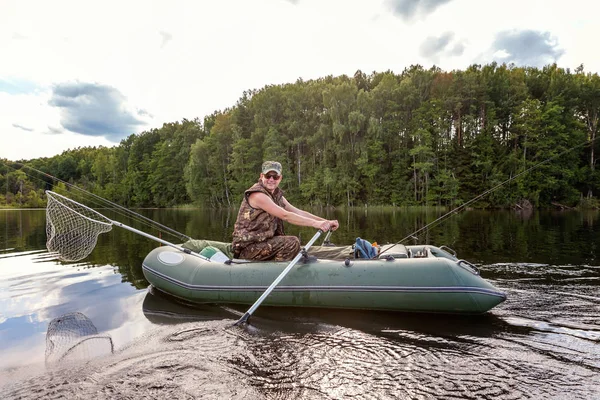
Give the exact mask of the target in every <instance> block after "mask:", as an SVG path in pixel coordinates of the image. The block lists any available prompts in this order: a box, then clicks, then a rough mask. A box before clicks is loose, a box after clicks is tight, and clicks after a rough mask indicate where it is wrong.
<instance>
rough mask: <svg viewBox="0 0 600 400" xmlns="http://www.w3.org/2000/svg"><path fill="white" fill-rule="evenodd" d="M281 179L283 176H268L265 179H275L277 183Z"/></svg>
mask: <svg viewBox="0 0 600 400" xmlns="http://www.w3.org/2000/svg"><path fill="white" fill-rule="evenodd" d="M279 178H281V175H277V174H266V175H265V179H267V180H269V179H273V180H275V181H278V180H279Z"/></svg>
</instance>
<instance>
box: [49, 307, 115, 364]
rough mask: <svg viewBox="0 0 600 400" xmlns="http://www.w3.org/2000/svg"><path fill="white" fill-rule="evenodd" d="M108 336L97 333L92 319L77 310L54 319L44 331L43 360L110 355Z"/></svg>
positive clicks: (84, 358)
mask: <svg viewBox="0 0 600 400" xmlns="http://www.w3.org/2000/svg"><path fill="white" fill-rule="evenodd" d="M113 351H114V347H113V342H112V339H111V337H110V336H108V335H106V336H103V335H98V330H97V329H96V327H95V326H94V324H93V323H92V321H91V320H90V319H89V318H88V317H86V316H85V315H83V314H82V313H79V312H73V313H69V314H65V315H63V316H61V317H58V318H54V319H53V320H52V321H50V324H48V332H47V333H46V363H48V364H50V363H54V362H57V361H61V362H69V361H81V360H89V359H91V358H94V357H98V356H102V355H106V354H111V353H112V352H113Z"/></svg>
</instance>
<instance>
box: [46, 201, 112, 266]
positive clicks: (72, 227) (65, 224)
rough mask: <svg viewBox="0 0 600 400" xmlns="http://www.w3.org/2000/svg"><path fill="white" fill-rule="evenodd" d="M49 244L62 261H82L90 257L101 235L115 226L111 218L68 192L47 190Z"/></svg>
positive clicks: (47, 241) (47, 238)
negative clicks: (80, 201) (65, 194)
mask: <svg viewBox="0 0 600 400" xmlns="http://www.w3.org/2000/svg"><path fill="white" fill-rule="evenodd" d="M46 195H47V197H48V205H47V206H46V247H47V248H48V251H50V252H55V253H57V254H58V259H59V260H61V261H79V260H81V259H83V258H85V257H87V256H88V255H89V254H90V253H91V252H92V250H94V247H96V242H97V240H98V235H100V234H101V233H105V232H108V231H110V230H111V229H112V221H111V220H110V219H108V218H106V217H105V216H104V215H102V214H100V213H99V212H96V211H94V210H92V209H91V208H88V207H86V206H84V205H82V204H79V203H77V202H76V201H73V200H71V199H69V198H67V197H65V196H62V195H60V194H58V193H54V192H51V191H46Z"/></svg>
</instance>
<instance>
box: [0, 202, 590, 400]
mask: <svg viewBox="0 0 600 400" xmlns="http://www.w3.org/2000/svg"><path fill="white" fill-rule="evenodd" d="M140 212H141V213H143V214H144V215H145V216H147V217H149V218H151V219H153V220H155V221H158V222H160V223H162V224H164V225H167V226H170V227H171V228H174V229H176V230H178V231H180V232H183V233H185V234H187V235H189V236H191V237H194V238H210V239H214V240H221V241H227V240H230V236H231V231H232V229H233V222H234V221H235V212H234V211H230V212H220V211H214V210H210V211H203V210H142V211H140ZM315 212H316V213H319V214H325V211H321V210H316V211H315ZM103 213H105V214H106V215H108V216H109V217H110V218H113V219H115V220H118V221H120V222H123V223H125V224H128V225H131V226H134V227H136V228H139V229H143V230H145V231H147V232H149V233H151V234H156V235H158V232H156V231H155V230H154V231H153V230H151V229H148V228H147V227H146V226H145V225H143V224H141V223H140V221H139V220H132V219H130V218H125V217H124V216H122V215H119V214H115V213H113V212H111V211H103ZM328 214H329V218H333V217H335V218H337V219H339V221H340V223H341V228H340V229H339V230H338V231H337V232H335V233H334V234H333V236H332V241H333V242H334V243H336V244H350V243H352V242H353V241H354V239H355V238H356V237H358V236H360V237H362V238H365V239H368V240H370V241H377V242H378V243H387V242H396V241H397V240H399V239H401V238H403V237H405V236H407V235H410V234H411V233H413V232H414V231H416V230H418V229H419V228H421V227H423V226H424V225H426V224H427V223H429V222H431V221H434V220H435V219H436V218H438V217H439V216H440V215H442V214H443V211H428V212H409V211H405V210H396V211H395V212H391V211H378V210H376V209H368V210H367V209H356V210H352V211H344V212H339V211H328ZM288 233H291V234H296V235H300V236H301V239H302V242H306V241H307V240H308V239H310V238H311V237H312V235H313V234H314V231H312V230H310V229H300V228H296V227H289V229H288ZM162 238H163V239H166V240H169V241H173V242H178V241H179V240H178V239H177V238H174V237H170V236H168V235H166V234H164V233H163V234H162ZM45 240H46V237H45V213H44V211H43V210H0V398H2V399H10V398H32V399H33V398H35V399H37V398H44V397H47V398H73V397H87V398H219V399H221V398H250V399H256V398H268V399H271V398H272V399H297V398H307V399H340V398H360V399H370V398H372V399H381V398H406V399H430V398H432V399H433V398H444V399H447V398H457V399H458V398H460V399H462V398H465V399H520V398H531V399H541V398H543V399H557V398H558V399H563V398H568V399H598V398H600V261H599V260H598V256H597V253H598V246H599V245H600V214H599V213H598V212H589V213H582V212H577V211H563V212H558V211H556V212H533V213H529V214H523V213H518V212H514V211H495V212H484V211H466V212H463V213H460V214H458V215H455V216H453V217H451V218H448V219H445V220H443V221H442V222H441V223H438V224H435V225H434V226H433V227H432V228H431V229H430V230H427V231H426V232H425V233H423V234H420V235H419V243H430V244H433V245H437V246H440V245H447V246H449V247H451V248H453V249H454V250H456V252H457V253H458V255H459V256H460V258H464V259H467V260H469V261H471V262H473V263H475V264H476V265H477V266H478V268H479V269H480V270H481V275H482V276H483V277H484V278H485V279H487V280H489V281H490V282H491V283H492V284H494V285H495V286H496V287H498V288H500V289H502V290H503V291H505V292H506V293H507V295H508V299H507V301H506V302H504V303H502V304H501V305H499V306H498V307H496V308H494V309H493V310H492V311H490V312H488V313H487V314H485V315H482V316H475V317H458V316H441V315H427V314H405V313H390V312H372V311H342V310H308V309H288V308H285V309H280V308H269V307H261V308H259V309H258V310H257V311H256V313H255V314H254V316H253V317H252V321H251V322H252V324H251V325H250V326H246V327H232V323H233V322H235V321H236V320H237V319H238V318H239V317H240V316H241V315H242V314H243V312H244V311H246V308H247V307H239V306H237V307H223V306H202V307H189V306H185V305H182V304H179V303H177V302H175V301H173V300H172V299H171V298H167V297H166V296H164V295H160V294H158V293H155V292H154V291H153V290H151V289H149V288H148V283H147V282H146V281H145V279H144V276H143V274H142V268H141V264H142V260H143V259H144V257H145V255H146V254H147V253H148V252H149V251H150V250H151V249H152V248H154V247H155V246H156V245H157V244H156V243H155V242H153V241H151V240H148V239H146V238H144V237H141V236H139V235H136V234H134V233H131V232H129V231H126V230H123V229H119V228H113V230H112V231H111V232H109V233H106V234H103V235H101V236H100V237H99V241H98V245H97V246H96V248H95V250H94V252H93V253H92V254H91V255H90V256H89V257H88V258H86V259H85V260H83V261H82V262H79V263H73V264H64V263H60V262H58V261H57V260H56V259H55V258H54V257H53V256H52V255H50V254H49V253H48V252H47V251H46V249H45ZM405 244H410V243H409V242H405ZM69 313H81V314H82V315H84V316H85V317H87V319H88V321H90V322H91V323H92V324H93V326H94V327H95V328H96V329H97V336H98V341H97V342H94V344H91V342H90V346H89V348H88V349H86V352H84V353H85V354H83V355H82V358H83V361H81V360H79V361H78V360H65V359H62V360H58V361H57V362H52V363H46V355H47V354H46V353H47V352H48V351H49V348H48V346H47V341H46V340H47V337H50V336H51V333H54V331H53V330H51V329H49V323H50V321H52V320H54V319H55V318H57V317H63V316H65V315H68V314H69ZM51 331H52V332H51ZM62 334H63V335H67V334H66V333H65V331H63V332H62ZM69 334H72V333H69ZM67 336H68V335H67ZM52 337H53V338H55V337H54V336H52ZM58 339H59V340H65V341H66V342H65V343H68V340H67V339H69V337H66V336H63V337H58ZM109 344H112V346H113V347H114V353H113V352H111V351H110V346H109Z"/></svg>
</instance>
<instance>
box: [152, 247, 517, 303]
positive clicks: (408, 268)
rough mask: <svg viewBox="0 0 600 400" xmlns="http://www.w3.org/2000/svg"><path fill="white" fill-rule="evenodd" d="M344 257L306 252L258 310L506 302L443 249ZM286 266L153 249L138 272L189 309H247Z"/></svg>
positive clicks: (336, 251)
mask: <svg viewBox="0 0 600 400" xmlns="http://www.w3.org/2000/svg"><path fill="white" fill-rule="evenodd" d="M348 251H349V252H350V255H351V254H353V250H352V247H351V246H345V247H334V248H332V247H321V248H317V247H313V248H311V249H310V251H309V253H310V254H311V255H316V256H317V258H316V259H314V260H311V259H310V258H307V259H306V260H304V261H303V262H302V263H300V264H298V265H296V266H295V267H294V268H293V269H292V270H291V271H290V272H289V273H288V274H287V276H286V277H285V278H284V279H283V280H282V281H281V283H280V284H279V285H278V286H276V287H275V289H274V290H273V292H272V293H271V294H270V295H269V296H268V297H267V298H266V299H265V301H264V303H263V304H264V305H274V306H295V307H322V308H348V309H370V310H393V311H416V312H438V313H459V314H480V313H484V312H486V311H488V310H490V309H491V308H493V307H495V306H496V305H498V304H500V303H501V302H503V301H504V300H505V299H506V295H505V294H504V293H502V292H501V291H499V290H498V289H497V288H495V287H494V286H493V285H492V284H490V283H489V282H487V281H486V280H484V279H483V278H481V276H480V275H479V272H478V271H477V269H476V268H475V267H474V266H473V265H472V264H470V263H469V262H467V261H464V260H458V259H457V258H456V256H455V255H454V254H451V253H453V252H452V251H451V250H450V249H447V248H444V247H442V248H438V247H435V246H404V245H387V246H383V248H382V251H381V254H382V255H381V258H376V259H355V258H351V256H349V255H348V254H346V253H348ZM324 254H327V256H326V258H323V257H324V256H323V255H324ZM342 255H346V256H347V257H346V258H343V257H341V256H342ZM288 264H289V263H288V262H248V261H246V260H228V261H225V262H217V261H210V260H208V259H206V260H205V259H201V258H198V257H195V256H193V255H189V254H186V253H183V252H178V251H174V250H173V249H171V248H168V247H159V248H156V249H154V250H152V251H151V252H150V253H149V254H148V255H147V256H146V259H145V260H144V263H143V271H144V276H145V277H146V279H147V280H148V281H149V282H150V283H151V284H152V285H153V286H154V287H156V288H157V289H159V290H161V291H164V292H167V293H169V294H171V295H173V296H175V297H179V298H182V299H184V300H186V301H189V302H193V303H216V304H252V303H254V302H255V301H256V299H257V298H258V297H259V296H260V295H261V294H262V293H263V292H264V291H265V290H266V289H267V287H268V286H269V285H270V284H271V283H272V282H273V281H274V280H275V279H276V278H277V276H278V275H279V274H280V273H281V272H282V271H283V269H285V267H286V266H287V265H288Z"/></svg>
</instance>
